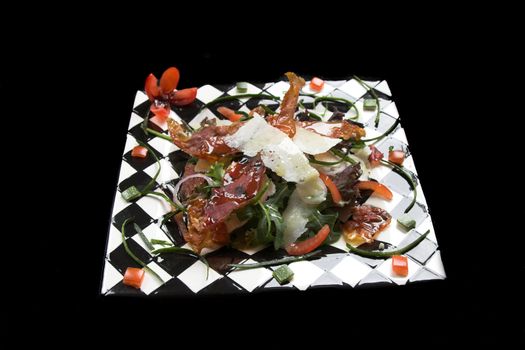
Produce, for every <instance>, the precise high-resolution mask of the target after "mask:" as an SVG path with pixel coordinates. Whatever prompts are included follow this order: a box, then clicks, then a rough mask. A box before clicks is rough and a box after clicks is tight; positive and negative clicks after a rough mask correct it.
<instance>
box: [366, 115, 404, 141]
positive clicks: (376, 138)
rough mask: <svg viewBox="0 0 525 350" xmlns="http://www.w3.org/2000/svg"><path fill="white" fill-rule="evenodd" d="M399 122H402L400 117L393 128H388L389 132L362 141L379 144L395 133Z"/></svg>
mask: <svg viewBox="0 0 525 350" xmlns="http://www.w3.org/2000/svg"><path fill="white" fill-rule="evenodd" d="M399 122H400V118H399V117H398V118H397V119H396V121H395V122H394V124H392V126H391V127H389V128H388V130H387V131H385V132H384V133H382V134H381V135H379V136H376V137H372V138H369V139H363V140H361V141H363V142H370V141H374V142H373V143H377V142H379V141H380V140H382V139H384V138H385V137H387V136H388V135H390V134H391V133H392V131H394V130H395V129H396V128H397V126H398V125H399Z"/></svg>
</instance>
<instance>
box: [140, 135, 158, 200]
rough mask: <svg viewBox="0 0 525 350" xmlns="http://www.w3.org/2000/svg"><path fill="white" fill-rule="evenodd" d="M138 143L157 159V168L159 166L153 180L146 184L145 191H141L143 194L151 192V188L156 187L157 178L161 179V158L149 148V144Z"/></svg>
mask: <svg viewBox="0 0 525 350" xmlns="http://www.w3.org/2000/svg"><path fill="white" fill-rule="evenodd" d="M137 142H138V144H139V145H141V146H142V147H145V148H146V149H147V150H148V152H149V153H150V154H151V155H153V158H155V161H156V162H157V166H158V167H157V172H156V173H155V175H154V176H153V178H152V179H151V180H150V181H149V182H148V183H147V184H146V186H144V189H143V190H142V191H141V192H142V193H145V192H148V191H149V190H151V188H152V187H153V186H154V185H155V181H157V178H158V177H159V174H160V168H161V166H160V160H159V157H157V154H156V153H155V152H154V151H153V150H152V149H151V147H149V146H148V144H147V143H145V142H142V141H140V140H137Z"/></svg>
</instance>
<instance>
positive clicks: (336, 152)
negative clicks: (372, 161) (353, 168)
mask: <svg viewBox="0 0 525 350" xmlns="http://www.w3.org/2000/svg"><path fill="white" fill-rule="evenodd" d="M330 151H331V152H332V153H333V154H335V155H336V156H338V157H340V158H342V159H344V160H345V161H347V162H348V163H350V164H352V165H356V164H357V163H358V162H357V161H356V160H355V159H352V158H350V157H349V156H348V152H347V153H343V152H341V150H339V149H337V148H332V149H331V150H330Z"/></svg>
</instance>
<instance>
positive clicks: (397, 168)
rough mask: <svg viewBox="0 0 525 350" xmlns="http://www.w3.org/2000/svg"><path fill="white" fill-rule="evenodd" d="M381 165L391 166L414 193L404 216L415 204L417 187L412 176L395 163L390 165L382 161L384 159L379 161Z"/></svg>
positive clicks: (388, 162) (386, 161)
mask: <svg viewBox="0 0 525 350" xmlns="http://www.w3.org/2000/svg"><path fill="white" fill-rule="evenodd" d="M381 163H383V164H385V165H390V166H392V167H393V168H394V169H395V171H396V172H397V173H398V174H399V175H401V176H402V177H403V179H405V180H406V181H407V182H408V184H409V185H410V187H411V188H412V192H413V193H414V197H413V198H412V202H410V205H409V206H408V207H407V208H406V209H405V214H406V213H408V212H409V211H410V209H412V207H413V206H414V204H416V199H417V186H416V184H415V182H414V179H412V176H411V175H410V174H408V173H407V172H406V171H405V170H404V169H403V168H402V167H400V166H399V165H397V164H395V163H392V162H390V161H388V160H384V159H381Z"/></svg>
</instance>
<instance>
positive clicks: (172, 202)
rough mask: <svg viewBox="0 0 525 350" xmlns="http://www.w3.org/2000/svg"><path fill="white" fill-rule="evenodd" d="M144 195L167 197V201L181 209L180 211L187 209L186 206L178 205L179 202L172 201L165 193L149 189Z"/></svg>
mask: <svg viewBox="0 0 525 350" xmlns="http://www.w3.org/2000/svg"><path fill="white" fill-rule="evenodd" d="M144 195H148V196H149V195H152V196H157V197H161V198H163V199H165V200H166V202H168V203H169V204H170V205H171V206H172V207H175V208H177V210H180V211H186V209H185V208H183V207H180V206H178V205H177V203H175V202H174V201H172V200H171V199H170V198H169V197H168V196H166V194H165V193H162V192H154V191H149V192H146V193H144Z"/></svg>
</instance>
